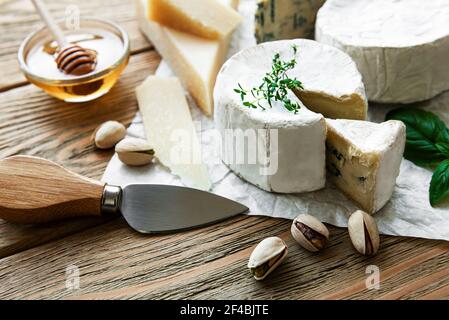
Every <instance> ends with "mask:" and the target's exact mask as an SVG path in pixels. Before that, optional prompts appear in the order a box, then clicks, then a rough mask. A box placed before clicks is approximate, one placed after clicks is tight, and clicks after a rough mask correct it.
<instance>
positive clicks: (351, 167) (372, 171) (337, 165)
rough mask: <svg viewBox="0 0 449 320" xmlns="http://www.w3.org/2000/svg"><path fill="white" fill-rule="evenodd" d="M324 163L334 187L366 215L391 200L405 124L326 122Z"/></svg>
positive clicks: (349, 121)
mask: <svg viewBox="0 0 449 320" xmlns="http://www.w3.org/2000/svg"><path fill="white" fill-rule="evenodd" d="M326 122H327V126H328V127H327V141H326V146H327V149H326V164H327V169H328V171H329V177H331V179H332V181H333V182H334V183H335V185H336V186H337V187H338V188H339V189H340V190H342V191H343V192H344V193H345V194H346V195H347V196H349V197H350V198H351V199H352V200H354V201H355V202H357V203H358V204H359V205H360V207H361V208H362V209H363V210H365V211H366V212H368V213H371V214H372V213H375V212H377V211H378V210H380V209H381V208H382V207H383V206H384V205H385V204H386V203H387V202H388V200H389V199H390V198H391V195H392V193H393V191H394V187H395V184H396V178H397V176H398V175H399V168H400V164H401V161H402V156H403V153H404V146H405V125H404V124H403V123H402V122H400V121H395V120H390V121H386V122H383V123H380V124H378V123H373V122H368V121H357V120H330V119H328V120H327V121H326Z"/></svg>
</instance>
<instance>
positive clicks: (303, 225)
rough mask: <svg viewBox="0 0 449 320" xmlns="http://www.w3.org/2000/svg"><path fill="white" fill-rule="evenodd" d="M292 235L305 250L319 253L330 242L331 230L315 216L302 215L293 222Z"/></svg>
mask: <svg viewBox="0 0 449 320" xmlns="http://www.w3.org/2000/svg"><path fill="white" fill-rule="evenodd" d="M291 233H292V236H293V238H294V239H295V240H296V242H298V243H299V244H300V245H301V246H302V247H303V248H304V249H306V250H309V251H312V252H317V251H319V250H321V249H323V248H324V246H325V245H326V243H327V240H329V230H328V229H327V228H326V226H325V225H324V224H323V223H322V222H321V221H320V220H318V219H317V218H315V217H314V216H311V215H308V214H300V215H299V216H297V217H296V218H295V220H293V223H292V227H291Z"/></svg>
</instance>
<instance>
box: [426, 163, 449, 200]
mask: <svg viewBox="0 0 449 320" xmlns="http://www.w3.org/2000/svg"><path fill="white" fill-rule="evenodd" d="M448 194H449V159H447V160H444V161H442V162H441V163H440V164H439V165H438V167H437V168H436V169H435V172H434V173H433V175H432V180H431V181H430V188H429V199H430V204H431V205H432V207H433V206H435V205H436V204H438V203H440V202H441V201H442V200H443V199H444V198H445V197H446V196H447V195H448Z"/></svg>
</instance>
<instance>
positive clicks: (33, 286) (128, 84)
mask: <svg viewBox="0 0 449 320" xmlns="http://www.w3.org/2000/svg"><path fill="white" fill-rule="evenodd" d="M46 3H47V5H48V6H49V7H50V9H51V12H52V13H53V14H54V15H55V16H63V15H64V12H65V10H66V6H67V5H73V4H75V3H76V4H78V5H79V6H80V9H81V13H82V14H83V15H95V16H97V17H104V18H109V19H112V20H114V21H116V22H118V23H119V24H121V25H122V26H123V27H124V28H125V29H126V30H127V31H128V32H129V35H130V37H131V41H132V57H131V60H130V64H129V66H128V68H127V69H126V71H125V73H124V75H123V76H122V77H121V79H120V81H119V82H118V84H117V85H116V86H115V87H114V88H113V90H112V91H111V92H110V93H109V94H107V95H106V96H104V97H102V98H100V99H98V100H96V101H94V102H91V103H86V104H81V105H73V104H67V103H63V102H60V101H57V100H55V99H53V98H51V97H49V96H47V95H46V94H45V93H43V92H42V91H41V90H39V89H37V88H36V87H34V86H33V85H30V84H29V83H28V82H27V81H26V79H25V78H24V77H23V76H22V74H21V73H20V71H19V68H18V64H17V60H16V53H17V49H18V47H19V44H20V42H21V40H22V39H23V38H24V37H25V36H26V34H28V33H29V32H31V31H32V30H34V29H36V28H37V27H38V26H40V25H42V23H41V22H40V21H39V20H38V16H37V15H36V13H35V12H34V9H33V7H32V5H31V3H30V2H29V1H28V0H2V1H0V30H1V32H0V74H1V76H0V157H1V158H3V157H7V156H11V155H15V154H27V155H35V156H40V157H44V158H47V159H50V160H53V161H56V162H58V163H60V164H62V165H64V166H65V167H67V168H68V169H71V170H73V171H75V172H77V173H80V174H83V175H86V176H88V177H91V178H96V179H99V178H100V177H101V175H102V173H103V170H104V169H105V166H106V164H107V162H108V160H109V159H110V157H111V156H112V151H97V150H94V149H93V148H92V146H91V144H90V135H91V134H92V131H93V130H94V128H95V127H96V126H97V125H98V124H100V123H102V122H104V121H106V120H110V119H114V120H119V121H122V122H124V123H126V124H129V123H130V121H131V120H132V118H133V117H134V114H135V113H136V110H137V104H136V98H135V95H134V88H135V87H136V85H138V84H139V83H140V82H141V81H142V80H143V79H144V78H145V77H147V76H148V75H150V74H152V73H153V72H154V71H155V69H156V67H157V66H158V63H159V61H160V56H159V55H158V53H157V52H156V51H155V50H154V49H153V47H152V46H151V44H150V43H149V42H148V41H146V40H145V38H144V37H143V36H142V35H141V34H140V32H139V30H138V28H137V24H136V21H135V12H134V11H135V8H134V3H133V1H132V0H112V1H111V0H96V1H88V0H80V1H70V0H64V1H46ZM0 192H1V191H0ZM289 229H290V221H286V220H281V219H269V218H261V217H245V216H240V217H238V218H235V219H233V220H230V221H225V222H223V223H220V224H216V225H214V226H211V227H208V228H203V229H199V230H194V231H189V232H183V233H179V234H175V235H163V236H162V235H158V236H145V235H140V234H137V233H136V232H133V231H132V230H131V229H130V228H128V227H127V226H126V223H125V222H124V221H123V219H121V218H116V219H109V220H106V219H82V220H73V221H65V222H61V223H53V224H50V225H43V226H18V225H13V224H9V223H6V222H4V221H2V220H0V298H2V299H17V298H24V299H43V298H57V299H59V298H65V299H115V298H118V299H130V298H132V299H136V298H137V299H160V298H169V299H175V298H181V299H189V298H191V299H208V298H212V299H258V298H261V299H365V298H366V299H398V298H400V299H409V298H420V299H447V298H449V267H448V265H449V244H448V243H447V242H439V241H429V240H422V239H411V238H403V237H386V236H384V237H382V238H381V242H382V243H381V249H380V251H379V253H378V255H377V256H375V257H373V258H367V257H362V256H360V255H358V254H357V253H355V252H354V250H353V248H352V246H351V244H350V241H349V237H348V234H347V231H346V230H345V229H338V228H333V227H331V228H330V230H331V234H332V235H331V241H330V243H329V246H328V248H327V249H325V250H324V251H323V252H322V253H320V254H312V253H309V252H306V251H304V250H302V249H301V248H300V247H299V246H297V245H296V244H295V242H294V241H293V240H292V238H291V236H290V232H289ZM273 235H277V236H280V237H282V238H283V239H285V241H286V242H287V244H288V245H289V249H290V250H289V251H290V252H289V255H288V258H287V259H286V261H285V262H284V263H283V264H282V265H281V266H280V267H279V268H278V269H277V270H276V271H275V272H274V273H273V274H272V275H271V276H270V277H269V278H267V279H266V281H263V282H256V281H254V279H253V278H252V277H251V275H250V274H249V271H248V270H247V268H246V263H247V259H248V256H249V254H250V252H251V250H252V248H253V247H254V245H255V244H256V243H258V242H259V241H260V240H261V239H263V238H264V237H267V236H273ZM71 265H74V266H77V267H78V268H79V273H80V288H79V289H78V290H68V289H67V288H66V268H67V267H68V266H71ZM370 265H375V266H377V267H378V268H379V270H380V272H381V273H380V279H381V282H380V289H378V290H375V289H371V290H368V289H367V288H366V285H365V281H366V279H367V277H368V275H367V274H366V268H367V267H368V266H370Z"/></svg>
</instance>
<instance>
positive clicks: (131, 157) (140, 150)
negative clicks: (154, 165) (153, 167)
mask: <svg viewBox="0 0 449 320" xmlns="http://www.w3.org/2000/svg"><path fill="white" fill-rule="evenodd" d="M115 152H117V156H118V158H119V159H120V161H121V162H123V163H124V164H126V165H129V166H144V165H146V164H149V163H151V161H152V160H153V156H154V149H153V147H152V146H151V145H150V144H149V143H148V142H147V141H146V140H144V139H138V138H125V139H123V140H122V141H120V142H119V143H118V144H117V145H116V146H115Z"/></svg>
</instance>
